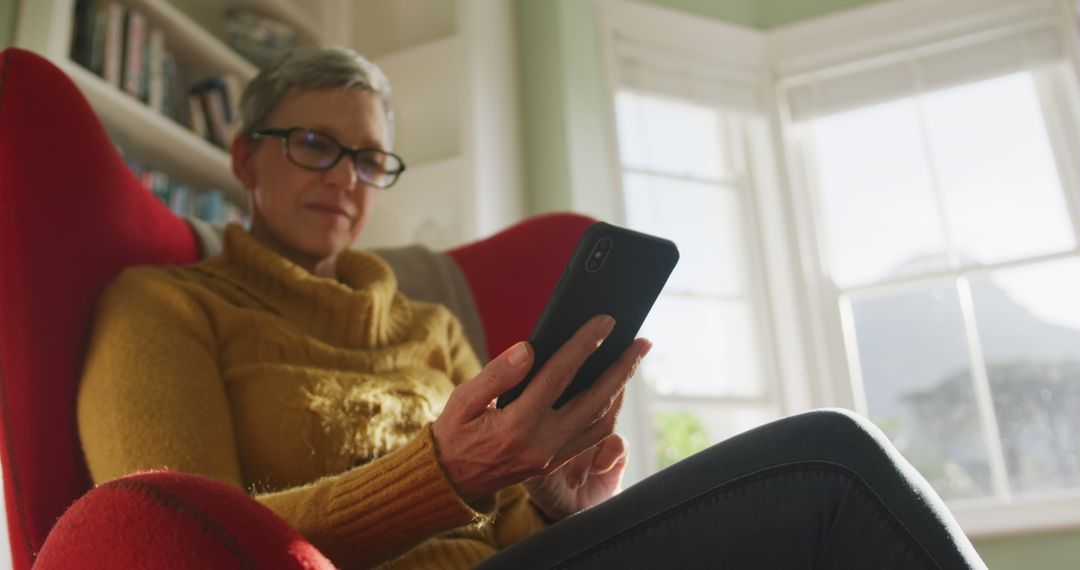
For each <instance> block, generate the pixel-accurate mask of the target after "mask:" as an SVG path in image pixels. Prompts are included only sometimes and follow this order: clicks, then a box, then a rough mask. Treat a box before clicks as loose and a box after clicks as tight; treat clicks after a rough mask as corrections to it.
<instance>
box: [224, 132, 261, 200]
mask: <svg viewBox="0 0 1080 570" xmlns="http://www.w3.org/2000/svg"><path fill="white" fill-rule="evenodd" d="M229 154H230V155H232V171H233V175H235V176H236V179H237V180H239V181H240V184H242V185H243V186H244V188H246V189H249V190H250V189H252V188H255V182H256V181H255V141H253V140H251V137H250V136H245V135H238V136H237V137H236V138H234V139H233V142H232V146H231V147H230V148H229Z"/></svg>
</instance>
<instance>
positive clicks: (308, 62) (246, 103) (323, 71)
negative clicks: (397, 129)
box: [237, 47, 394, 144]
mask: <svg viewBox="0 0 1080 570" xmlns="http://www.w3.org/2000/svg"><path fill="white" fill-rule="evenodd" d="M335 87H339V88H343V89H359V90H361V91H369V92H371V93H374V94H375V95H376V96H378V97H379V100H381V101H382V104H383V109H384V110H385V111H386V125H387V129H388V133H387V135H388V136H389V139H390V140H389V141H388V142H389V143H390V144H392V143H393V140H394V109H393V106H392V105H391V101H390V99H391V91H390V80H389V79H387V77H386V74H385V73H383V72H382V70H381V69H379V67H378V66H376V65H375V64H374V63H371V62H370V61H368V60H367V59H365V58H364V56H362V55H360V54H358V53H356V52H355V51H353V50H351V49H349V48H344V47H301V48H296V49H294V50H292V51H290V52H289V53H287V54H285V55H284V56H282V57H281V58H279V59H278V60H277V61H276V62H274V63H273V64H272V65H271V66H270V67H267V68H266V69H263V70H262V71H260V72H259V74H258V75H256V76H255V79H252V80H251V83H248V84H247V87H245V88H244V91H243V93H242V94H241V95H240V129H239V131H238V132H237V136H250V135H251V133H252V132H253V131H256V130H258V129H261V128H263V127H264V126H265V121H266V120H267V118H268V117H269V116H270V114H271V113H273V112H274V109H276V108H277V106H278V104H279V103H281V99H282V98H283V97H284V96H285V95H286V94H287V93H289V92H290V91H292V90H299V91H310V90H316V89H327V88H335Z"/></svg>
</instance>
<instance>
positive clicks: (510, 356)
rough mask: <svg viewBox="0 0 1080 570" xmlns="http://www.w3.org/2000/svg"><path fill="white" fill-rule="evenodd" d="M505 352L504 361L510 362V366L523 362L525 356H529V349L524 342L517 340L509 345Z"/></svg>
mask: <svg viewBox="0 0 1080 570" xmlns="http://www.w3.org/2000/svg"><path fill="white" fill-rule="evenodd" d="M506 352H507V355H506V361H507V362H509V363H510V366H518V365H520V364H521V363H522V362H525V358H527V357H528V356H529V349H527V348H525V343H524V342H519V343H517V344H515V345H514V346H511V347H510V349H509V350H507V351H506Z"/></svg>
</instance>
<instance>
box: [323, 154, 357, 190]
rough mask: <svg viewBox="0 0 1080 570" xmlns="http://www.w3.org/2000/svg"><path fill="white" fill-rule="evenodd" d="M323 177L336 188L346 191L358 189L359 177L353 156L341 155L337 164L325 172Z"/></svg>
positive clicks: (329, 184)
mask: <svg viewBox="0 0 1080 570" xmlns="http://www.w3.org/2000/svg"><path fill="white" fill-rule="evenodd" d="M323 177H324V179H325V180H326V183H327V185H328V186H331V187H333V188H335V189H340V190H346V191H349V190H354V189H356V184H357V180H358V177H357V175H356V167H355V166H354V165H353V161H352V157H350V156H348V155H346V156H343V157H341V160H339V161H337V164H335V165H334V166H332V167H330V170H327V171H326V172H325V173H324V174H323Z"/></svg>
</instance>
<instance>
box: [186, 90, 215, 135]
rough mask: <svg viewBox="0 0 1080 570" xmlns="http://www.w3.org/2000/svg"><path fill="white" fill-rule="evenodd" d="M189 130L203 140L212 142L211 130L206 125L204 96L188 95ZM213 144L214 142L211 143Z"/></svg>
mask: <svg viewBox="0 0 1080 570" xmlns="http://www.w3.org/2000/svg"><path fill="white" fill-rule="evenodd" d="M186 100H187V111H188V115H187V116H188V121H187V123H188V128H189V129H191V130H192V131H193V132H194V133H195V134H196V135H199V137H201V138H202V139H205V140H208V141H209V140H210V138H209V136H210V130H209V128H208V127H207V123H206V113H205V112H204V111H203V100H202V95H200V94H199V93H188V94H187V97H186ZM211 142H212V141H211Z"/></svg>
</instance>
